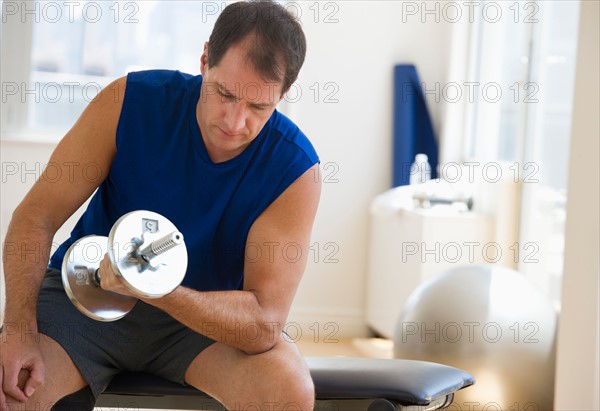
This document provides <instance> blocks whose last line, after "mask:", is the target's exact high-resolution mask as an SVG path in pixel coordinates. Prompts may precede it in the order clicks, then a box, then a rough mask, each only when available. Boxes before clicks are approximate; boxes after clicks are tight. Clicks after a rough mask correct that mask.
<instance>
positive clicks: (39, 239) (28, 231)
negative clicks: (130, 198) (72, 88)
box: [0, 78, 125, 403]
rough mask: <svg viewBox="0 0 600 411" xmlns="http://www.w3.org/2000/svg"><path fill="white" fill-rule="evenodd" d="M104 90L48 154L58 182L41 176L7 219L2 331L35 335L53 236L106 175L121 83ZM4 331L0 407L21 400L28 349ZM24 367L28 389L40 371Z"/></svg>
mask: <svg viewBox="0 0 600 411" xmlns="http://www.w3.org/2000/svg"><path fill="white" fill-rule="evenodd" d="M107 88H111V90H106V89H105V90H106V91H103V92H102V93H100V94H99V95H98V96H97V97H96V98H95V99H94V100H93V101H92V102H91V103H90V104H89V105H88V107H87V108H86V109H85V111H84V112H83V113H82V115H81V116H80V118H79V120H78V121H77V122H76V123H75V125H74V126H73V127H72V128H71V130H69V132H68V133H67V134H66V135H65V137H64V138H63V139H62V140H61V142H60V143H59V144H58V145H57V147H56V149H55V150H54V152H53V153H52V156H51V157H50V161H49V164H52V166H53V167H58V168H59V169H60V173H57V178H52V179H50V178H44V175H42V176H41V177H40V178H39V179H38V180H37V181H36V183H35V184H34V186H33V187H32V188H31V190H30V191H29V192H28V193H27V195H26V196H25V198H24V199H23V201H22V202H21V203H20V204H19V206H18V207H17V209H16V210H15V211H14V213H13V215H12V219H11V222H10V225H9V227H8V232H7V234H6V239H5V242H4V261H3V264H4V275H5V280H6V308H5V315H4V323H5V325H6V328H7V329H9V328H11V327H12V329H13V330H14V328H15V327H17V328H18V329H21V328H23V327H25V328H26V329H27V331H30V332H37V320H36V305H37V300H38V295H39V289H40V286H41V282H42V279H43V277H44V273H45V271H46V267H47V265H48V257H49V252H50V247H51V243H52V238H53V237H54V234H55V233H56V231H57V230H58V228H60V226H61V225H62V224H63V223H64V222H65V221H66V220H67V218H69V216H71V214H73V213H74V212H75V211H76V210H77V209H78V208H79V207H80V206H81V204H83V203H84V202H85V200H86V199H87V198H88V197H89V196H90V195H91V194H92V193H93V192H94V190H95V189H96V188H97V187H98V185H99V184H100V183H101V182H102V181H103V180H104V179H105V178H106V175H107V174H108V171H109V169H110V165H111V163H112V159H113V157H114V154H115V151H116V146H115V141H116V138H115V134H116V127H117V123H118V119H119V115H120V110H121V106H122V98H123V94H124V89H125V79H124V78H123V79H120V80H117V81H116V82H114V83H112V84H111V85H110V86H109V87H107ZM115 89H116V90H117V91H118V92H117V93H115ZM91 164H93V165H94V167H95V168H96V169H99V170H101V175H100V176H98V178H94V179H93V180H91V179H90V178H88V177H87V176H85V175H84V173H81V172H80V171H81V170H82V169H83V168H85V167H86V166H88V165H91ZM74 170H77V171H79V172H74ZM32 250H33V252H32ZM5 333H6V338H4V337H5V336H3V338H2V344H3V346H2V353H1V356H0V361H1V363H0V365H2V366H3V368H4V379H3V381H2V387H3V392H0V403H2V402H3V395H4V393H7V394H9V395H11V396H12V397H14V398H15V399H17V400H20V401H24V400H25V399H26V398H25V396H24V393H23V392H21V391H20V390H19V389H18V388H17V386H16V379H17V375H18V373H19V371H20V370H21V369H22V368H25V367H23V363H22V361H21V358H22V357H24V356H25V354H24V351H25V350H27V349H28V348H27V347H25V346H23V345H22V344H21V345H19V340H16V343H14V342H11V335H10V334H9V333H8V332H7V331H5ZM17 334H19V333H17ZM27 343H31V344H30V347H29V349H31V350H33V351H30V354H31V353H32V352H33V353H34V354H35V350H36V349H37V348H32V346H31V345H32V344H33V341H32V342H29V341H28V342H27ZM19 361H21V362H19ZM40 364H41V363H40ZM27 369H30V371H31V374H32V377H31V378H30V381H29V382H28V383H27V384H28V385H31V386H32V387H33V388H35V387H37V386H39V385H41V383H42V382H43V373H42V375H40V374H39V373H38V371H39V370H38V369H37V368H36V367H34V366H29V368H27ZM25 388H26V389H27V385H26V387H25Z"/></svg>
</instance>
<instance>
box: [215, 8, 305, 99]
mask: <svg viewBox="0 0 600 411" xmlns="http://www.w3.org/2000/svg"><path fill="white" fill-rule="evenodd" d="M249 35H252V36H253V39H252V41H251V44H252V45H251V46H250V48H249V49H248V51H247V59H248V60H249V61H250V62H251V63H252V65H253V66H254V67H255V68H256V70H257V71H258V72H259V73H260V75H262V76H263V77H264V78H266V79H268V80H273V81H277V82H280V83H282V87H283V88H282V93H285V92H286V91H288V90H289V88H290V87H291V86H292V84H293V83H294V81H296V78H297V77H298V72H299V71H300V68H301V67H302V64H303V63H304V57H305V55H306V38H305V36H304V32H303V31H302V27H301V26H300V24H299V23H298V21H296V19H295V18H294V16H292V15H291V14H290V13H289V12H288V11H287V10H286V9H285V8H284V7H283V6H281V5H280V4H278V3H275V2H274V1H270V0H251V1H242V2H238V3H233V4H230V5H229V6H227V7H225V9H223V12H222V13H221V15H220V16H219V18H218V19H217V21H216V23H215V27H214V29H213V31H212V33H211V35H210V38H209V40H208V66H209V67H214V66H216V65H218V64H219V62H220V61H221V59H222V58H223V56H224V55H225V53H226V52H227V50H228V49H229V48H230V47H231V46H233V45H235V44H237V43H239V42H241V41H242V40H244V39H246V37H247V36H249ZM282 65H284V66H285V67H281V66H282ZM284 70H285V71H284ZM283 71H284V72H283ZM282 72H283V73H282Z"/></svg>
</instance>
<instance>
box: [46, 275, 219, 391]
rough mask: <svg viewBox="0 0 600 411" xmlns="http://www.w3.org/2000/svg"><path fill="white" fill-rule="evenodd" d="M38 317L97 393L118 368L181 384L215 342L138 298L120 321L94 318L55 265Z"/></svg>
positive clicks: (49, 277) (47, 332)
mask: <svg viewBox="0 0 600 411" xmlns="http://www.w3.org/2000/svg"><path fill="white" fill-rule="evenodd" d="M37 317H38V318H37V319H38V329H39V332H41V333H42V334H45V335H47V336H49V337H51V338H53V339H54V340H56V341H57V342H58V343H59V344H60V345H61V346H62V347H63V348H64V349H65V351H66V352H67V354H68V355H69V356H70V357H71V359H72V360H73V362H74V363H75V365H76V366H77V368H78V369H79V371H80V372H81V374H82V375H83V378H84V379H85V380H86V381H87V382H88V384H89V385H90V389H91V391H92V393H93V395H94V397H95V398H97V397H98V395H100V393H102V391H104V390H105V389H106V387H107V386H108V384H109V383H110V381H111V379H112V377H113V376H114V375H115V374H118V373H119V372H120V371H122V370H126V371H145V372H149V373H152V374H157V375H159V376H161V377H164V378H166V379H168V380H171V381H174V382H178V383H180V384H183V385H185V381H184V375H185V371H186V370H187V368H188V366H189V365H190V363H191V362H192V361H193V359H194V358H195V357H196V356H197V355H198V354H199V353H200V352H202V351H203V350H204V349H205V348H207V347H208V346H210V345H211V344H212V343H214V340H212V339H210V338H208V337H206V336H204V335H202V334H198V333H197V332H194V331H192V330H191V329H189V328H187V327H186V326H184V325H183V324H181V323H180V322H178V321H176V320H175V319H173V317H171V316H170V315H168V314H167V313H165V312H164V311H162V310H159V309H158V308H155V307H153V306H151V305H148V304H146V303H144V302H142V301H138V302H137V304H136V305H135V307H134V309H133V310H132V311H131V312H130V313H129V314H127V315H126V316H125V317H124V318H122V319H120V320H118V321H112V322H102V321H96V320H93V319H91V318H89V317H87V316H85V315H83V314H82V313H81V312H80V311H79V310H78V309H77V308H75V306H74V305H73V304H72V303H71V301H70V300H69V298H68V296H67V294H66V293H65V290H64V288H63V284H62V279H61V273H60V271H59V270H56V269H48V271H47V272H46V276H45V278H44V281H43V283H42V288H41V291H40V297H39V300H38V313H37Z"/></svg>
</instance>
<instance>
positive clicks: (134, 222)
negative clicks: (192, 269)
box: [108, 210, 188, 298]
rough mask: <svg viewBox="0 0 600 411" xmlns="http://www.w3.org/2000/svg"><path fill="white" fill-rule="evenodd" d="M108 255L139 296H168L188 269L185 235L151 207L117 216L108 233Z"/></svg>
mask: <svg viewBox="0 0 600 411" xmlns="http://www.w3.org/2000/svg"><path fill="white" fill-rule="evenodd" d="M108 256H109V260H110V261H111V265H112V269H113V271H114V272H115V274H116V275H117V277H119V280H121V282H122V283H123V285H125V286H126V287H127V288H128V289H129V290H131V292H132V293H134V294H135V295H138V296H140V297H146V298H160V297H163V296H165V295H166V294H168V293H170V292H171V291H173V290H174V289H175V288H177V286H179V284H181V282H182V281H183V278H184V277H185V272H186V270H187V258H188V257H187V250H186V247H185V244H184V243H183V235H182V234H181V233H180V232H179V231H178V230H177V228H176V227H175V225H174V224H173V223H172V222H171V221H169V220H168V219H167V218H166V217H163V216H162V215H160V214H157V213H154V212H151V211H143V210H142V211H132V212H130V213H127V214H125V215H124V216H122V217H121V218H120V219H119V220H117V222H116V223H115V224H114V225H113V228H112V230H111V231H110V234H109V236H108Z"/></svg>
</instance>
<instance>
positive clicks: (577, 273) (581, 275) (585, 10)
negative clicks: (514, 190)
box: [555, 1, 600, 410]
mask: <svg viewBox="0 0 600 411" xmlns="http://www.w3.org/2000/svg"><path fill="white" fill-rule="evenodd" d="M580 16H581V17H580V27H579V47H578V50H577V74H576V80H575V96H574V106H573V128H572V132H571V151H570V159H569V185H568V204H567V224H566V232H565V263H564V274H563V286H562V311H561V314H560V319H559V330H558V343H557V363H556V367H557V369H556V393H555V409H556V410H598V409H600V398H599V397H600V389H599V384H600V378H599V369H598V367H599V365H598V363H599V361H600V357H599V355H600V354H599V351H600V345H599V344H600V341H599V329H600V325H599V323H600V318H599V313H598V309H599V304H600V297H599V290H598V287H599V283H598V277H599V275H600V256H599V255H598V250H599V249H600V238H599V237H600V215H599V208H600V204H599V200H598V198H599V195H600V182H599V181H598V179H599V176H600V168H599V166H598V155H599V152H600V144H599V138H600V123H599V119H598V113H600V101H599V91H600V82H599V79H598V77H599V73H600V64H599V60H600V52H599V51H600V44H599V43H600V41H599V39H600V29H599V27H600V3H598V2H595V1H582V2H581V14H580Z"/></svg>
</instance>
